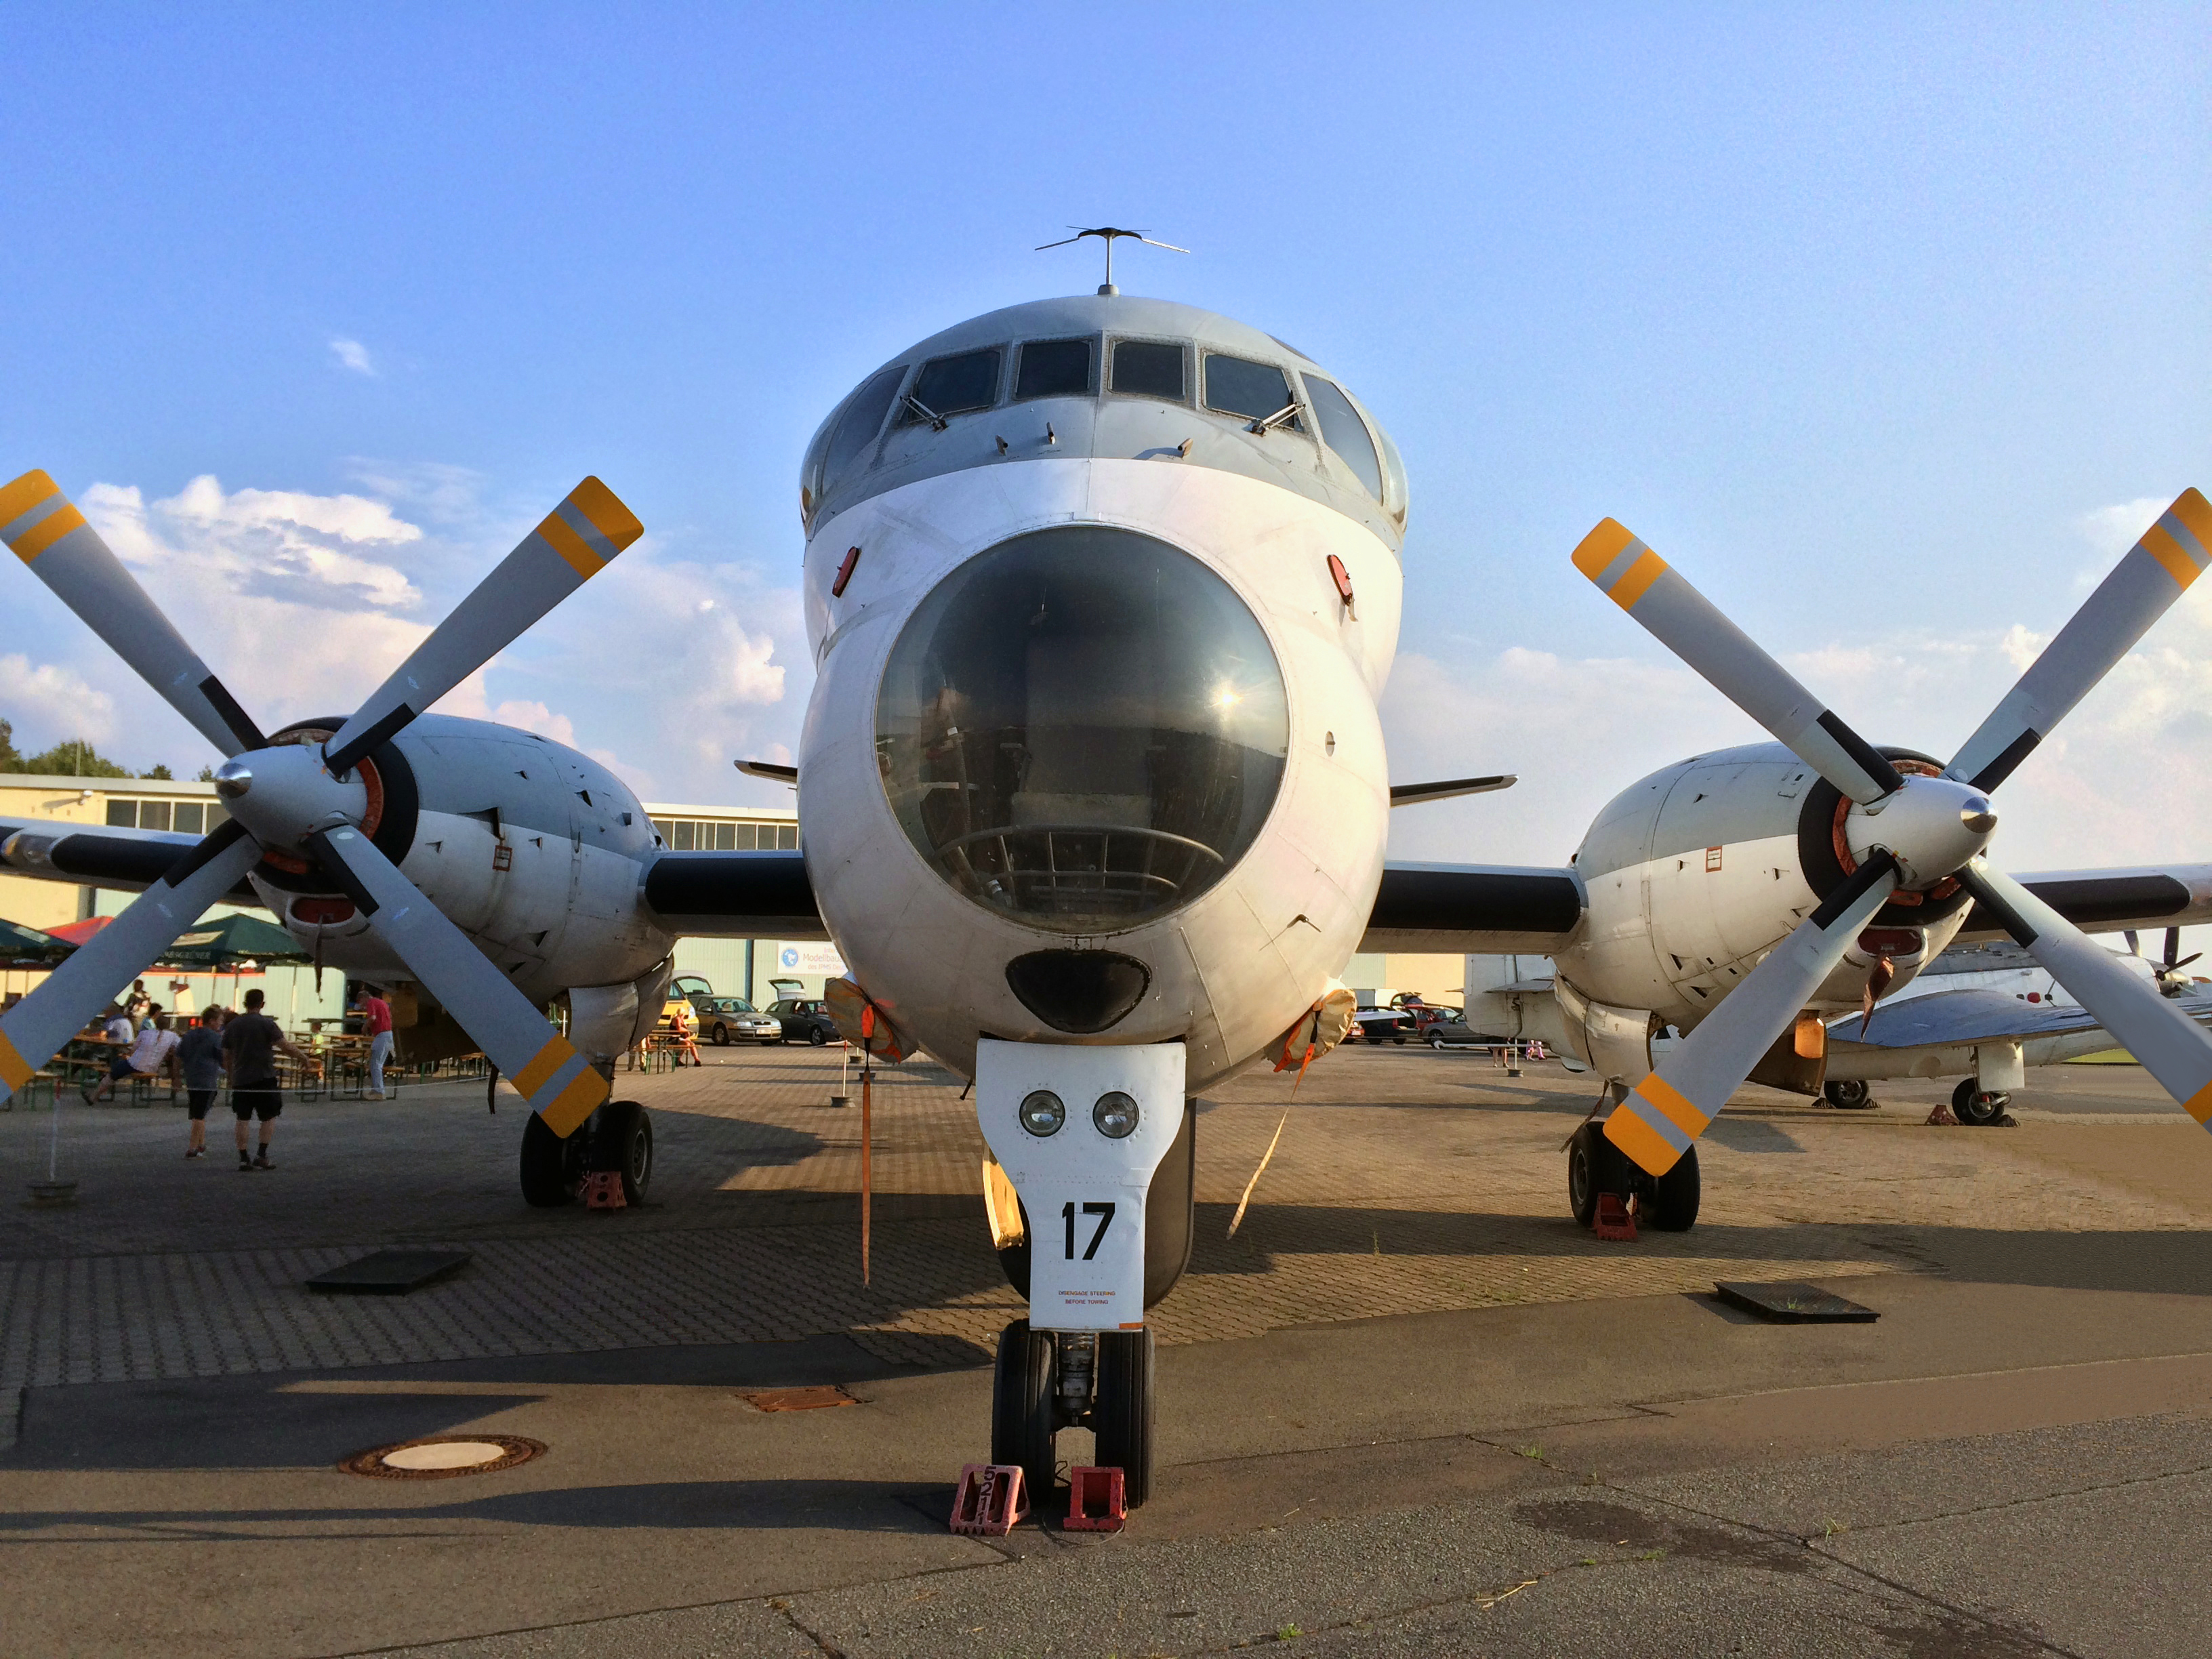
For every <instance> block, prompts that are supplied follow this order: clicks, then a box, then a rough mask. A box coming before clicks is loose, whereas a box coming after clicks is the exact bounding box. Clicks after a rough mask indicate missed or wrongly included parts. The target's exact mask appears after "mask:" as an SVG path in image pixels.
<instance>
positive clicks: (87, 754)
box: [21, 738, 131, 778]
mask: <svg viewBox="0 0 2212 1659" xmlns="http://www.w3.org/2000/svg"><path fill="white" fill-rule="evenodd" d="M21 767H22V769H23V770H24V771H26V772H36V773H41V774H43V775H46V776H47V777H50V778H127V777H129V776H130V775H131V769H129V768H128V767H125V766H118V765H117V764H116V763H114V762H113V761H112V760H110V759H108V758H107V757H106V756H105V755H103V754H101V753H100V751H99V750H96V749H94V747H93V746H92V745H91V744H88V743H87V742H86V741H85V740H84V739H83V738H70V739H69V740H68V741H67V742H65V743H58V744H55V745H54V746H53V747H52V748H51V749H49V750H46V753H45V754H43V755H31V756H27V757H25V758H24V760H23V761H22V763H21Z"/></svg>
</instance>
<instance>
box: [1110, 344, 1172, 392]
mask: <svg viewBox="0 0 2212 1659" xmlns="http://www.w3.org/2000/svg"><path fill="white" fill-rule="evenodd" d="M1114 390H1115V391H1116V392H1121V393H1122V394H1124V395H1125V396H1127V397H1133V398H1167V399H1169V400H1170V401H1171V402H1174V403H1178V404H1180V403H1187V402H1188V401H1189V398H1190V393H1189V392H1186V391H1184V390H1183V349H1182V347H1181V346H1180V345H1171V344H1169V343H1165V342H1163V341H1159V340H1116V341H1115V343H1114Z"/></svg>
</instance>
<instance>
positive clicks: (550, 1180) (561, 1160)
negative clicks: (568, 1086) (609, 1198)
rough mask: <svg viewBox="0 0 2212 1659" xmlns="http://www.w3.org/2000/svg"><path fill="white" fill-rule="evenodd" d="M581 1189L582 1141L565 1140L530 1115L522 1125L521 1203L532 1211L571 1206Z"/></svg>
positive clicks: (577, 1138) (578, 1137) (573, 1137)
mask: <svg viewBox="0 0 2212 1659" xmlns="http://www.w3.org/2000/svg"><path fill="white" fill-rule="evenodd" d="M583 1186H584V1138H583V1136H582V1135H580V1134H572V1135H570V1136H569V1137H568V1139H566V1140H563V1139H561V1137H560V1136H558V1135H556V1134H555V1133H553V1131H552V1129H551V1128H550V1127H549V1126H548V1125H547V1123H546V1121H545V1120H544V1118H542V1117H540V1116H538V1114H537V1113H535V1112H532V1113H531V1115H529V1116H528V1117H527V1118H526V1119H525V1120H524V1121H523V1125H522V1200H523V1202H524V1203H526V1204H528V1205H530V1206H532V1207H533V1208H535V1209H540V1210H557V1209H559V1208H560V1207H561V1206H562V1205H563V1204H573V1203H574V1202H575V1201H576V1194H578V1193H579V1192H580V1191H582V1190H583Z"/></svg>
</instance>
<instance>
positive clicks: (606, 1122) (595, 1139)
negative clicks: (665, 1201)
mask: <svg viewBox="0 0 2212 1659" xmlns="http://www.w3.org/2000/svg"><path fill="white" fill-rule="evenodd" d="M592 1168H594V1169H597V1170H617V1171H619V1172H620V1173H621V1176H622V1183H623V1200H624V1201H625V1202H627V1203H630V1204H642V1203H644V1202H645V1195H646V1194H647V1191H648V1190H649V1189H650V1188H652V1186H653V1118H652V1115H650V1114H649V1113H647V1111H646V1109H645V1108H644V1107H642V1106H641V1105H639V1104H638V1103H637V1102H635V1101H634V1100H611V1101H609V1102H608V1103H606V1104H605V1105H604V1106H602V1107H600V1108H599V1111H598V1112H597V1113H596V1114H595V1115H593V1118H592Z"/></svg>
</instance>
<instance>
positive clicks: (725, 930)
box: [645, 852, 829, 940]
mask: <svg viewBox="0 0 2212 1659" xmlns="http://www.w3.org/2000/svg"><path fill="white" fill-rule="evenodd" d="M645 902H646V906H647V908H648V909H650V910H651V911H652V912H653V915H654V917H655V918H656V919H657V920H658V921H659V923H660V925H661V926H662V927H665V928H666V929H667V930H668V931H669V932H671V933H682V934H685V935H687V936H690V937H692V938H703V939H714V938H720V939H796V940H816V939H828V938H829V929H828V928H826V927H823V924H822V912H821V910H820V908H818V907H817V905H816V904H815V902H814V884H813V883H812V882H811V881H810V880H808V879H807V875H806V855H805V854H803V853H787V852H775V853H663V854H661V855H660V856H659V858H657V859H655V860H653V862H652V864H651V865H649V866H647V869H646V872H645Z"/></svg>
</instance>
